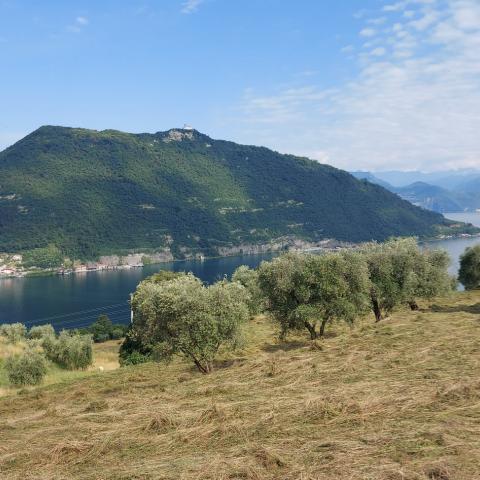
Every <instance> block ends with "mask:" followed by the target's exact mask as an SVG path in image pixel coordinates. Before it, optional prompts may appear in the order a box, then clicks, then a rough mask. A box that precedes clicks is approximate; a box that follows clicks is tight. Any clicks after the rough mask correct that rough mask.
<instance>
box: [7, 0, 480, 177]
mask: <svg viewBox="0 0 480 480" xmlns="http://www.w3.org/2000/svg"><path fill="white" fill-rule="evenodd" d="M185 123H187V124H191V125H192V126H193V127H194V128H196V129H197V130H199V131H201V132H203V133H205V134H207V135H210V136H211V137H212V138H221V139H227V140H233V141H236V142H239V143H246V144H254V145H264V146H267V147H270V148H273V149H275V150H277V151H280V152H284V153H294V154H297V155H304V156H308V157H310V158H314V159H316V160H318V161H320V162H322V163H329V164H331V165H334V166H336V167H339V168H343V169H347V170H372V171H381V170H422V171H438V170H448V169H461V168H480V0H342V1H339V0H295V1H293V0H242V1H239V0H236V1H235V0H156V1H153V0H150V1H149V0H145V1H135V0H128V1H127V0H102V1H101V2H99V1H98V0H89V1H88V0H87V1H81V0H75V1H68V2H66V1H64V0H43V1H42V2H38V1H33V0H32V1H26V0H0V149H3V148H6V147H7V146H9V145H11V144H12V143H14V142H15V141H17V140H18V139H20V138H22V137H23V136H25V135H26V134H28V133H30V132H31V131H33V130H35V129H36V128H38V127H39V126H41V125H63V126H72V127H84V128H93V129H97V130H102V129H112V128H113V129H118V130H123V131H128V132H157V131H163V130H168V129H169V128H174V127H182V126H183V124H185Z"/></svg>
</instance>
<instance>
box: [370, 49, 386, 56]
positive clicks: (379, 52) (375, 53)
mask: <svg viewBox="0 0 480 480" xmlns="http://www.w3.org/2000/svg"><path fill="white" fill-rule="evenodd" d="M386 53H387V50H386V49H385V48H383V47H377V48H374V49H373V50H372V51H371V52H370V55H373V56H374V57H382V56H383V55H385V54H386Z"/></svg>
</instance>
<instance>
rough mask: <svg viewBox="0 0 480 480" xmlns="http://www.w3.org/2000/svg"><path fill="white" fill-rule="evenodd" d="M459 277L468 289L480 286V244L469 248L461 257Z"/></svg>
mask: <svg viewBox="0 0 480 480" xmlns="http://www.w3.org/2000/svg"><path fill="white" fill-rule="evenodd" d="M458 279H459V280H460V282H461V283H462V284H463V285H464V287H465V288H466V289H467V290H474V289H476V288H480V245H475V246H474V247H469V248H467V249H466V250H465V252H464V253H463V255H462V256H461V257H460V271H459V272H458Z"/></svg>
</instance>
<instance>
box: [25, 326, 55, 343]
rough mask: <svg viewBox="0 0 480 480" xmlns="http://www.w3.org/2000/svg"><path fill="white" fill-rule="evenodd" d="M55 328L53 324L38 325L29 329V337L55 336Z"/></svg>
mask: <svg viewBox="0 0 480 480" xmlns="http://www.w3.org/2000/svg"><path fill="white" fill-rule="evenodd" d="M54 336H55V329H54V328H53V327H52V325H50V324H47V325H37V326H35V327H32V328H31V329H30V330H29V331H28V338H30V339H38V340H41V339H43V338H45V337H54Z"/></svg>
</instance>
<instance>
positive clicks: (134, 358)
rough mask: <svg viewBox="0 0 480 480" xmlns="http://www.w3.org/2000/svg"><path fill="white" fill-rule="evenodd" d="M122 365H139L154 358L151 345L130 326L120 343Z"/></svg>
mask: <svg viewBox="0 0 480 480" xmlns="http://www.w3.org/2000/svg"><path fill="white" fill-rule="evenodd" d="M119 357H120V366H124V365H137V364H139V363H145V362H148V361H151V359H152V349H151V346H150V345H148V344H145V343H143V342H142V340H141V339H140V337H139V335H138V334H137V332H136V331H135V330H134V329H133V328H132V326H130V327H129V328H128V330H127V332H126V334H125V340H124V341H123V342H122V344H121V345H120V351H119Z"/></svg>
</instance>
